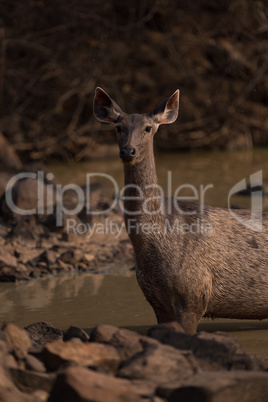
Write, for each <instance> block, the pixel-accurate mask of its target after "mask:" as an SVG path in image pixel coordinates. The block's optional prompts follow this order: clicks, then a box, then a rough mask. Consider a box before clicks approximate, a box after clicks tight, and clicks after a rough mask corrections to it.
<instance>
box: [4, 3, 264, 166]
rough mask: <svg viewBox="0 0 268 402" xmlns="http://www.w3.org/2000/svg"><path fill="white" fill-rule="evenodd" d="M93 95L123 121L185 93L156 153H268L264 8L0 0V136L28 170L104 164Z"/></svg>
mask: <svg viewBox="0 0 268 402" xmlns="http://www.w3.org/2000/svg"><path fill="white" fill-rule="evenodd" d="M96 86H101V87H102V88H103V89H105V90H106V91H107V92H108V93H109V94H110V95H111V96H112V97H113V98H114V99H115V100H116V102H117V103H118V104H119V105H120V106H121V108H122V109H123V110H124V111H126V112H128V113H133V112H147V111H150V110H151V109H153V108H154V107H155V106H156V105H157V104H158V103H159V102H160V101H161V100H162V99H164V98H166V97H167V96H169V95H171V94H172V93H173V92H174V90H176V89H177V88H180V90H181V104H180V117H179V122H178V123H176V124H174V125H172V126H166V127H163V128H161V130H160V132H159V133H158V134H157V141H156V143H157V147H158V149H160V150H165V151H166V150H189V149H215V148H216V149H238V148H249V147H253V146H267V145H268V134H267V132H268V113H267V112H268V1H255V0H217V1H215V0H199V1H187V0H180V1H176V0H162V1H161V0H158V1H155V0H137V1H126V0H107V1H102V2H100V1H99V0H71V1H70V2H66V1H64V0H53V1H52V0H24V1H18V0H0V132H2V133H3V134H4V136H5V137H6V138H7V139H9V141H10V142H11V143H12V144H13V146H14V149H15V151H16V152H17V153H18V155H19V156H20V158H21V159H22V160H23V161H30V160H42V161H48V160H51V159H56V158H57V159H63V160H70V159H74V160H77V161H80V160H83V159H90V158H94V157H96V155H97V156H103V155H106V154H107V153H109V154H110V153H111V152H112V151H111V150H112V149H114V148H113V147H112V146H111V145H110V144H114V142H115V139H114V134H113V131H112V130H111V127H110V126H108V125H107V126H106V125H101V124H100V123H98V122H97V121H96V120H95V118H94V117H93V116H92V100H93V96H94V90H95V87H96Z"/></svg>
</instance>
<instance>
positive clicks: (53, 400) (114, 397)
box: [48, 367, 155, 402]
mask: <svg viewBox="0 0 268 402" xmlns="http://www.w3.org/2000/svg"><path fill="white" fill-rule="evenodd" d="M154 388H155V386H154V385H153V384H152V383H148V382H146V381H142V382H136V383H135V382H134V381H129V380H126V379H122V378H114V377H111V376H108V375H105V374H102V373H96V372H94V371H91V370H87V369H85V368H83V367H68V368H67V369H65V370H64V371H62V372H61V373H60V374H59V375H58V377H57V379H56V381H55V384H54V387H53V390H52V392H51V395H50V398H49V400H48V401H49V402H93V401H94V402H104V401H107V402H108V401H109V402H120V401H121V402H126V401H127V402H144V401H146V400H152V399H151V398H152V395H153V392H154Z"/></svg>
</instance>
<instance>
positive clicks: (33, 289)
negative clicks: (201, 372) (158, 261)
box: [0, 270, 268, 358]
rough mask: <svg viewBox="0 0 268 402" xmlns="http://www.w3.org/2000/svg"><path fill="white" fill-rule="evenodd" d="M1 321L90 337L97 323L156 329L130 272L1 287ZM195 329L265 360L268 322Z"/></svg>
mask: <svg viewBox="0 0 268 402" xmlns="http://www.w3.org/2000/svg"><path fill="white" fill-rule="evenodd" d="M0 320H2V321H8V322H10V321H12V322H14V323H16V324H18V325H20V326H26V325H28V324H32V323H34V322H38V321H48V322H51V323H52V324H53V325H55V326H56V327H58V328H63V329H64V328H67V327H68V326H70V325H75V326H78V327H82V328H84V329H86V330H87V331H88V332H89V331H90V329H91V328H94V327H95V326H96V325H98V324H111V325H116V326H122V327H127V328H130V329H133V330H137V331H139V332H141V333H146V331H147V329H148V327H149V326H151V325H154V324H156V319H155V315H154V313H153V310H152V308H151V307H150V305H149V304H148V303H147V301H146V300H145V298H144V296H143V294H142V292H141V290H140V288H139V286H138V284H137V281H136V276H135V272H133V271H129V270H123V272H122V271H118V272H117V273H114V274H89V273H86V274H72V275H63V276H62V275H59V276H54V277H47V278H42V279H39V280H36V281H32V282H20V283H0ZM198 330H199V331H201V330H205V331H211V332H213V331H226V332H228V333H231V334H233V335H234V336H235V337H237V338H238V339H239V340H240V341H241V342H242V344H243V345H244V347H245V349H246V350H247V351H248V352H250V353H254V354H257V355H259V356H264V357H267V358H268V320H264V321H261V322H259V321H246V320H245V321H244V320H222V319H221V320H214V321H212V320H210V319H203V320H202V322H201V323H200V324H199V327H198Z"/></svg>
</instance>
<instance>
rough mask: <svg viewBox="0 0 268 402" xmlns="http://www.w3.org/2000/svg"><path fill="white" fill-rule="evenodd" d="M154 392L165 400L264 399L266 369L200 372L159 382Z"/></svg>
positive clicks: (249, 401) (267, 381) (222, 401)
mask: <svg viewBox="0 0 268 402" xmlns="http://www.w3.org/2000/svg"><path fill="white" fill-rule="evenodd" d="M156 393H157V395H159V396H160V397H163V398H165V399H166V400H167V401H168V402H177V401H183V402H193V401H198V402H208V401H209V402H227V401H228V402H241V401H243V402H253V401H263V402H264V401H267V400H268V398H267V395H268V373H259V372H247V371H237V372H224V371H223V372H215V373H209V372H206V373H200V374H198V375H195V376H192V377H189V378H188V379H186V380H184V381H183V383H182V382H181V383H180V384H178V383H177V384H175V383H173V384H170V385H169V386H168V385H167V386H160V387H159V388H158V389H157V391H156Z"/></svg>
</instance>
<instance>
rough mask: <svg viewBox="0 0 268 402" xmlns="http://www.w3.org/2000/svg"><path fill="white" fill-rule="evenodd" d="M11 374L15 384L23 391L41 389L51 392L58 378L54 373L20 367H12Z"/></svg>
mask: <svg viewBox="0 0 268 402" xmlns="http://www.w3.org/2000/svg"><path fill="white" fill-rule="evenodd" d="M10 374H11V377H12V379H13V381H14V383H15V385H16V386H17V387H18V389H19V390H20V391H22V392H32V391H34V390H40V389H41V390H43V391H46V392H50V391H51V389H52V387H53V384H54V382H55V378H56V375H55V374H54V373H38V372H33V371H30V370H21V369H18V368H11V369H10Z"/></svg>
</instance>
